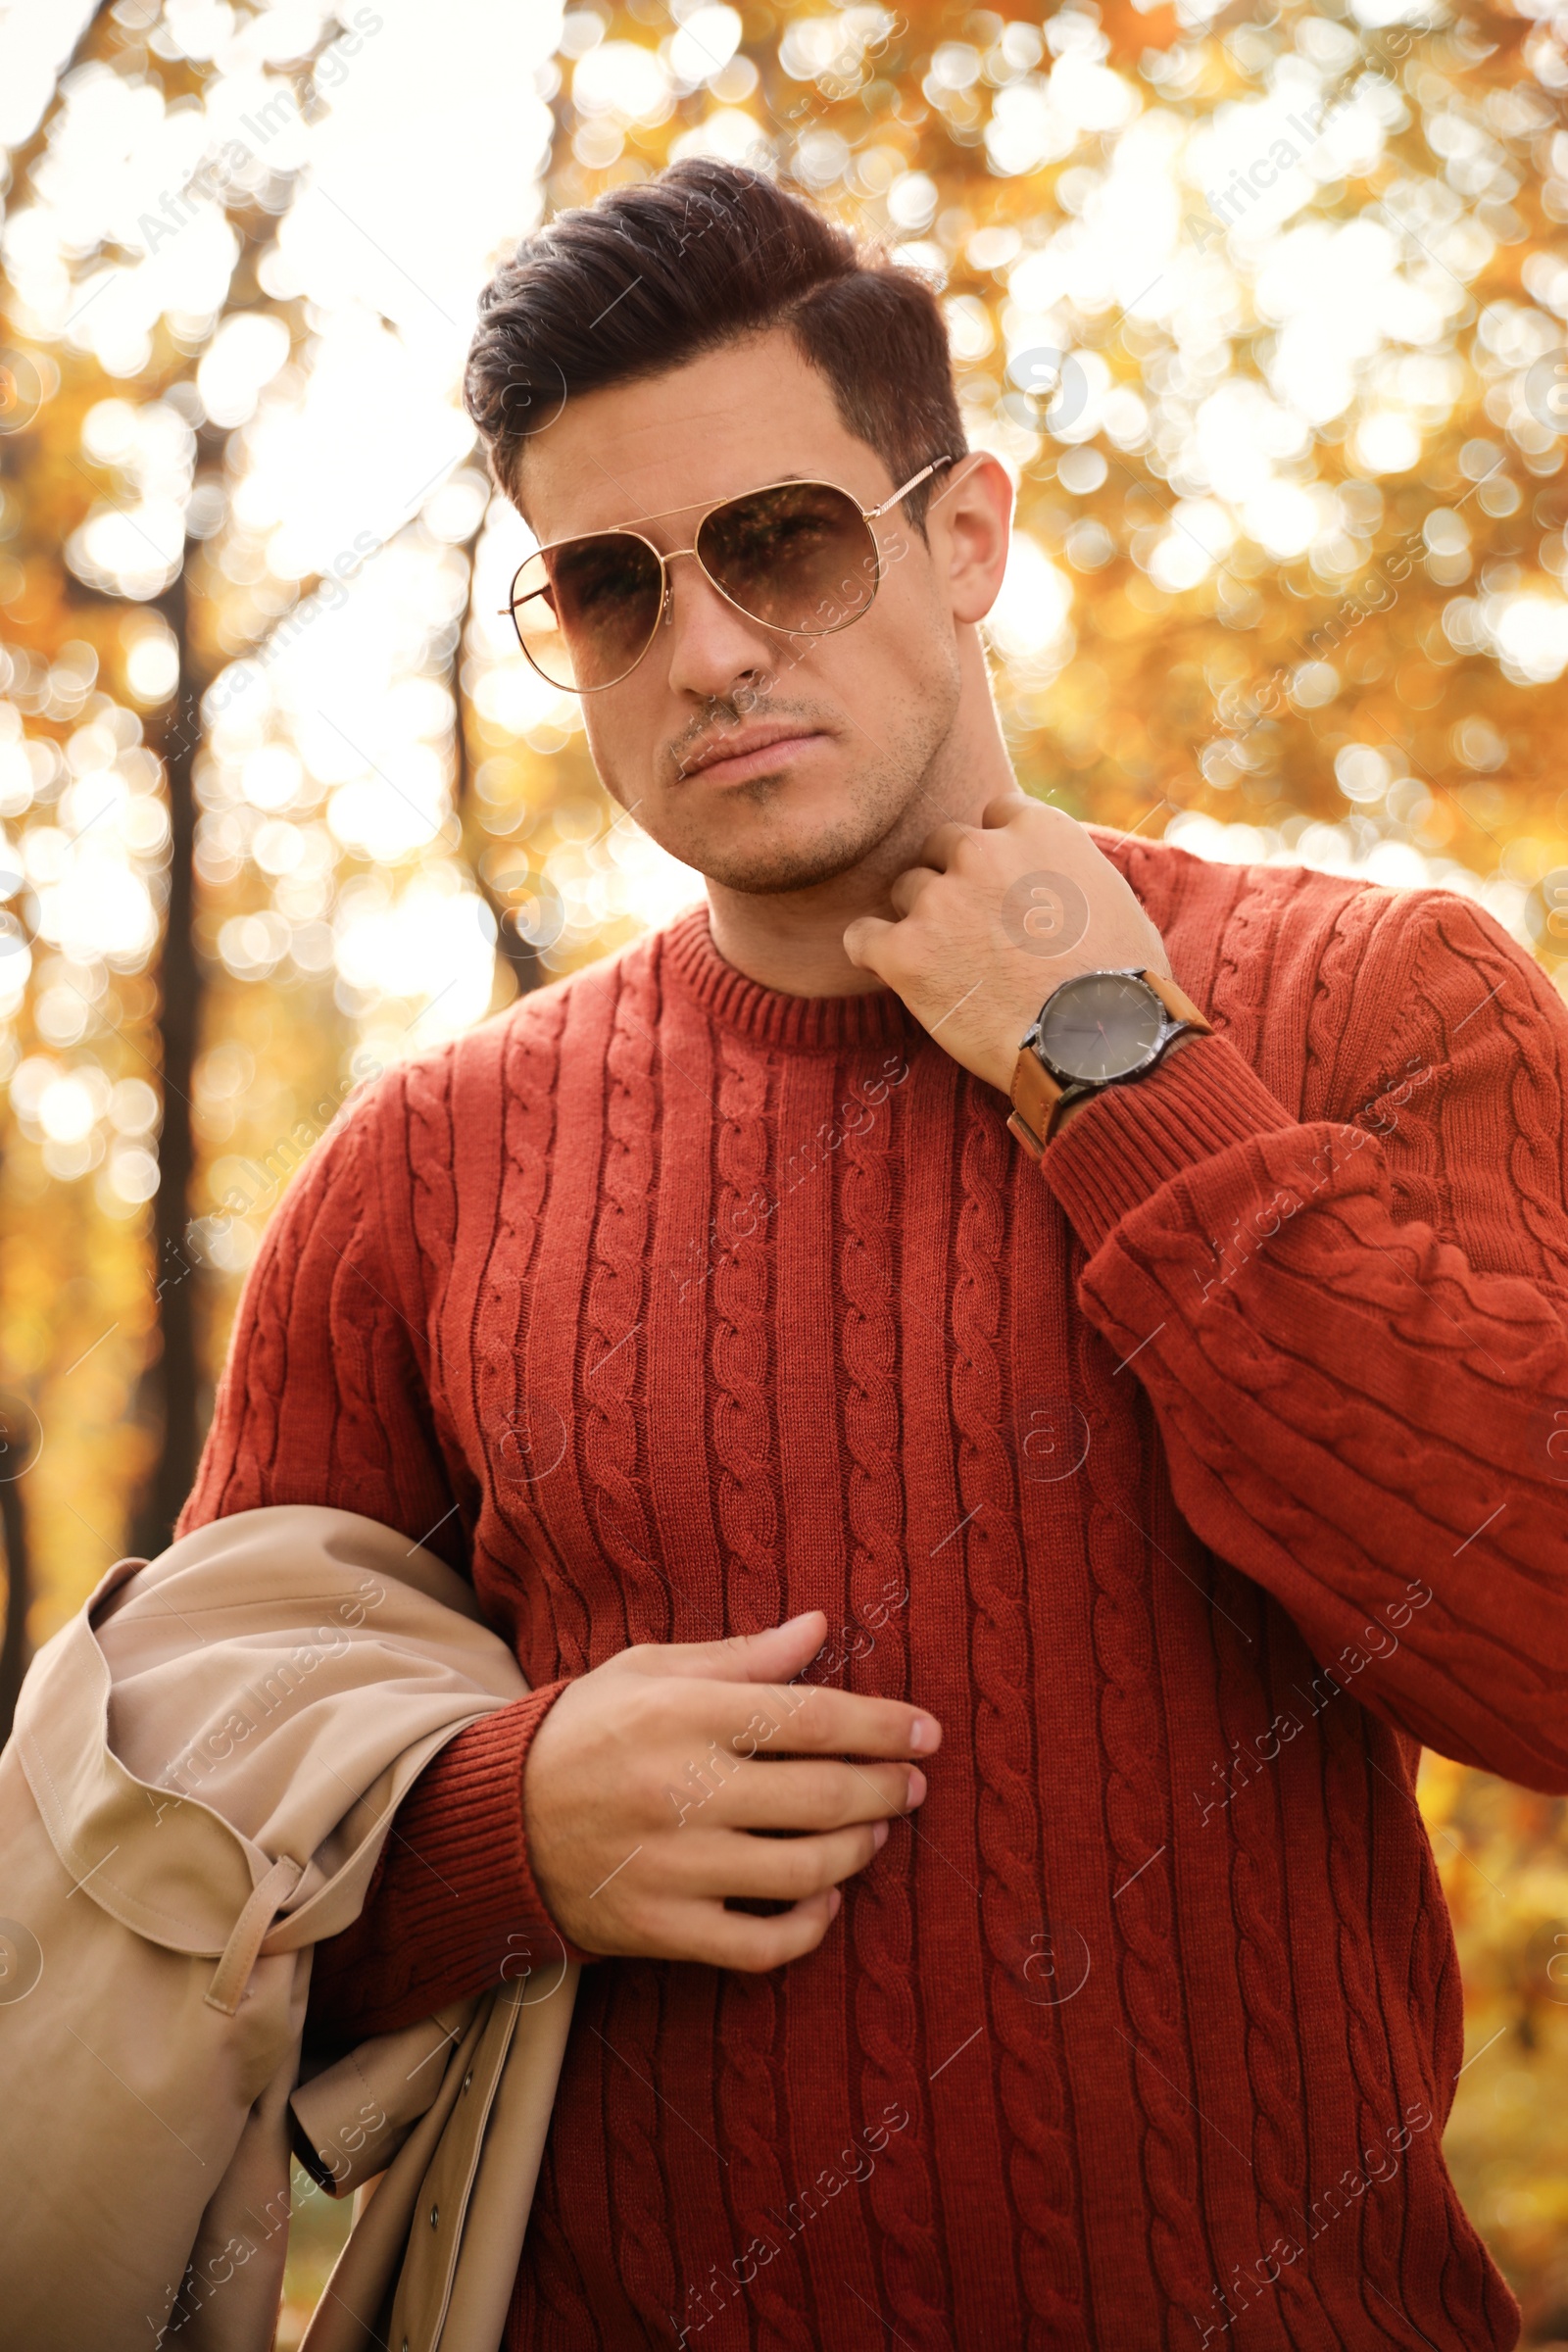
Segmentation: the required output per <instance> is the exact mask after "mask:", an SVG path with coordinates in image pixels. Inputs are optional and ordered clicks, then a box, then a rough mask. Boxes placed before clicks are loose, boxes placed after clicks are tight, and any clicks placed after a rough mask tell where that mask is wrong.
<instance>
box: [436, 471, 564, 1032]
mask: <svg viewBox="0 0 1568 2352" xmlns="http://www.w3.org/2000/svg"><path fill="white" fill-rule="evenodd" d="M483 529H484V516H483V515H480V517H479V520H478V522H477V523H476V524H475V526H474V529H473V534H472V536H471V537H470V538H469V539H468V541H467V543H466V546H465V547H464V550H463V553H464V555H465V556H466V559H467V564H468V593H467V595H466V598H465V599H464V604H463V619H462V621H461V623H460V624H459V628H458V642H457V645H456V647H455V648H454V650H453V655H452V668H451V685H452V703H453V709H454V711H455V713H456V716H455V718H454V721H453V729H452V743H453V751H452V758H453V769H452V806H453V808H454V809H455V810H456V812H457V818H458V823H459V824H460V826H461V827H462V828H463V836H464V850H465V854H467V831H468V818H469V816H470V815H471V814H472V810H473V776H472V772H471V762H470V760H469V758H468V702H467V697H466V695H465V693H464V691H463V648H464V644H465V642H466V638H467V634H468V622H469V619H470V618H471V616H472V613H473V577H474V572H475V570H476V569H477V558H478V550H479V533H480V532H481V531H482V530H483ZM482 855H483V852H482V851H481V852H480V853H479V854H478V856H470V857H469V858H468V863H469V867H470V869H471V871H472V874H473V882H474V888H475V889H476V890H477V891H478V893H479V896H480V897H481V898H482V899H483V901H484V903H485V905H486V906H487V907H489V909H490V912H491V915H492V917H493V918H494V921H495V926H496V950H497V953H498V954H499V955H500V956H501V957H502V959H503V960H504V962H505V963H506V964H507V965H508V967H509V968H510V970H511V972H512V975H513V978H514V979H515V981H516V983H517V994H518V996H519V997H520V996H524V995H526V993H527V991H528V990H529V989H530V988H537V987H538V986H539V985H540V983H541V982H542V981H543V979H544V977H545V969H544V965H543V964H542V963H541V962H540V960H539V951H538V949H537V948H536V947H535V946H534V945H533V943H532V942H531V941H530V940H526V939H524V938H523V936H522V934H521V932H520V931H519V930H518V929H517V926H516V924H515V923H514V922H512V921H511V920H510V919H509V916H508V910H507V905H506V901H505V900H504V899H502V898H501V897H500V896H499V894H498V893H497V892H496V891H495V890H494V889H492V887H491V885H490V882H489V880H488V878H487V877H486V875H485V872H484V869H483V867H482V866H481V864H480V862H479V858H480V857H482Z"/></svg>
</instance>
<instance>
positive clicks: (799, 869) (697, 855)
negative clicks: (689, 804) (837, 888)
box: [666, 833, 878, 899]
mask: <svg viewBox="0 0 1568 2352" xmlns="http://www.w3.org/2000/svg"><path fill="white" fill-rule="evenodd" d="M877 839H878V836H877V835H875V834H872V835H871V836H870V837H869V838H863V837H861V836H860V835H856V836H854V837H853V838H852V837H850V836H848V835H845V834H843V833H836V834H834V835H832V836H830V837H827V838H824V837H823V836H822V835H820V834H818V835H816V836H815V837H814V838H813V839H812V840H809V841H794V842H782V841H771V842H758V843H755V844H750V845H741V844H738V843H735V842H729V841H716V842H702V843H694V844H692V845H691V846H690V847H689V848H687V849H684V850H681V849H675V848H674V845H673V844H669V845H666V846H668V847H670V848H671V850H672V851H673V855H674V856H676V857H677V858H684V860H685V862H686V863H687V864H688V865H695V866H696V867H697V869H698V871H699V872H700V873H701V874H703V875H704V876H705V877H706V878H707V880H709V881H710V882H716V883H717V884H718V886H719V888H720V889H721V890H733V891H736V892H738V893H739V894H740V895H741V896H742V897H744V898H752V899H776V898H783V897H786V896H788V895H790V894H792V893H794V892H798V891H805V890H816V889H820V888H821V887H822V885H823V884H825V883H829V882H836V881H838V879H839V877H840V876H841V875H843V874H848V873H852V872H853V871H854V869H855V868H856V867H857V866H858V865H859V864H860V863H861V861H862V860H863V859H864V858H867V857H868V856H869V855H870V853H871V851H872V850H873V849H875V847H876V844H877Z"/></svg>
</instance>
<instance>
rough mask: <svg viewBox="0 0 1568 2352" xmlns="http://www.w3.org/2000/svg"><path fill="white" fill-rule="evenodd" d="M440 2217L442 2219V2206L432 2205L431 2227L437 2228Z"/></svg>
mask: <svg viewBox="0 0 1568 2352" xmlns="http://www.w3.org/2000/svg"><path fill="white" fill-rule="evenodd" d="M440 2219H441V2208H440V2206H439V2205H432V2206H431V2208H430V2227H431V2229H434V2228H435V2226H436V2224H437V2222H438V2221H439V2220H440Z"/></svg>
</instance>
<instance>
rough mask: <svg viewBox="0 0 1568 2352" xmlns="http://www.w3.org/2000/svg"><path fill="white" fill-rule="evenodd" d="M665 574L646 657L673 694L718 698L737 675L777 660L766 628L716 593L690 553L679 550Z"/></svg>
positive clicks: (749, 673) (749, 674)
mask: <svg viewBox="0 0 1568 2352" xmlns="http://www.w3.org/2000/svg"><path fill="white" fill-rule="evenodd" d="M665 576H666V580H667V591H666V601H665V605H664V611H663V613H662V616H661V619H660V624H659V628H658V631H657V633H656V635H655V638H654V642H653V644H652V645H651V646H650V647H649V649H648V660H649V661H650V662H662V664H663V665H664V667H665V670H666V674H667V675H668V678H669V683H670V685H671V686H672V687H673V688H674V690H675V692H676V693H677V694H694V695H697V696H698V697H700V698H701V699H702V700H704V701H707V702H712V701H722V700H723V699H725V698H726V697H727V696H728V695H729V694H730V693H731V692H732V691H733V689H734V687H735V685H736V683H737V681H738V680H740V679H742V678H750V677H755V676H757V675H758V674H759V673H760V672H766V671H768V670H770V669H771V668H772V667H773V666H774V665H775V663H776V662H777V659H778V655H777V648H776V647H775V645H774V642H773V639H772V637H771V636H770V634H769V632H768V631H767V630H766V629H764V628H763V626H762V624H761V622H760V621H758V620H753V619H751V618H750V617H749V616H748V615H747V614H746V613H742V612H740V611H738V610H737V608H736V607H735V606H734V605H732V604H731V603H730V601H729V599H728V598H727V597H724V596H721V595H720V594H719V592H718V590H717V589H716V588H715V587H714V586H713V583H712V581H711V579H710V578H709V577H708V575H707V573H706V572H705V571H704V570H703V567H702V565H701V564H699V563H698V561H697V559H696V557H695V556H694V555H692V554H691V553H690V552H689V551H685V550H683V551H681V552H680V554H678V555H677V556H676V558H675V559H674V560H673V561H672V562H671V563H670V566H669V570H668V572H667V574H666V575H665Z"/></svg>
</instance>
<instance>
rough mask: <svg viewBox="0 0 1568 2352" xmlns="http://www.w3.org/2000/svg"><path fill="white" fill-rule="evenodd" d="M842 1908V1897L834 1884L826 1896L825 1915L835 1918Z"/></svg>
mask: <svg viewBox="0 0 1568 2352" xmlns="http://www.w3.org/2000/svg"><path fill="white" fill-rule="evenodd" d="M843 1908H844V1897H843V1895H842V1894H840V1892H839V1890H838V1888H837V1887H834V1889H833V1891H832V1893H831V1894H830V1895H829V1896H828V1898H827V1915H828V1917H829V1919H837V1917H838V1915H839V1913H840V1912H841V1911H842V1910H843Z"/></svg>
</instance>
